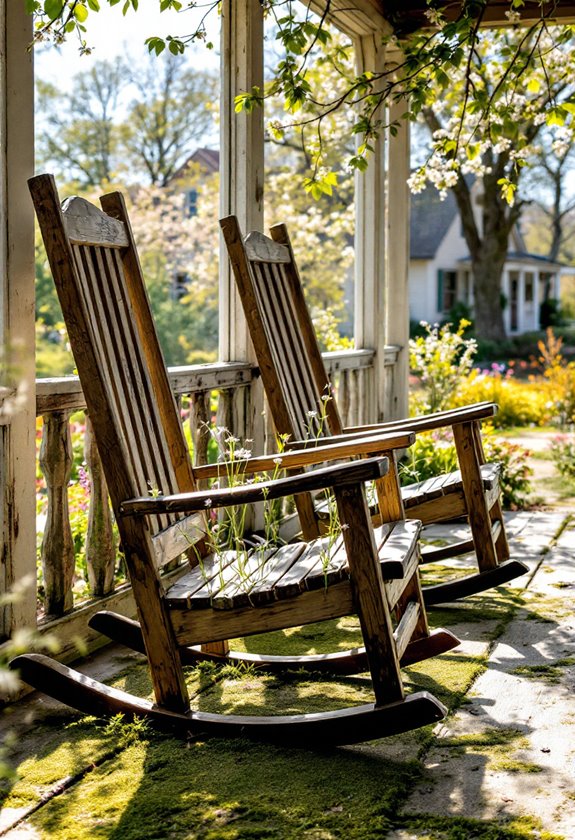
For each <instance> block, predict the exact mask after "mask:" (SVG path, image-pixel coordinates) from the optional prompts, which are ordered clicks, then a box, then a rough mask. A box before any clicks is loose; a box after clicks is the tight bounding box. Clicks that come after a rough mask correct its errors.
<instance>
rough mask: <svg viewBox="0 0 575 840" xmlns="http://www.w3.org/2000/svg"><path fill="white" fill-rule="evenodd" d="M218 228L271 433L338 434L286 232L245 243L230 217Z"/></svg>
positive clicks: (298, 437)
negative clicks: (270, 418) (262, 389)
mask: <svg viewBox="0 0 575 840" xmlns="http://www.w3.org/2000/svg"><path fill="white" fill-rule="evenodd" d="M220 225H221V227H222V230H223V233H224V238H225V240H226V245H227V248H228V253H229V255H230V260H231V263H232V267H233V269H234V274H235V277H236V284H237V287H238V290H239V293H240V297H241V299H242V304H243V307H244V312H245V314H246V318H247V321H248V325H249V329H250V334H251V337H252V341H253V343H254V347H255V350H256V356H257V359H258V364H259V367H260V371H261V375H262V379H263V383H264V387H265V390H266V394H267V396H268V400H269V401H270V403H273V404H272V405H271V408H272V415H273V418H274V424H275V426H276V431H277V432H278V433H279V434H288V435H290V436H291V438H292V440H303V439H306V438H317V437H318V436H320V435H321V436H325V435H329V434H340V433H341V431H342V423H341V419H340V417H339V414H338V411H337V407H336V404H335V400H333V399H329V400H328V399H326V398H327V397H331V385H330V382H329V379H328V378H327V376H326V371H325V366H324V363H323V359H322V356H321V351H320V348H319V345H318V343H317V339H316V335H315V330H314V328H313V324H312V322H311V319H310V315H309V312H308V309H307V306H306V303H305V300H304V298H303V294H302V288H301V282H300V278H299V274H298V270H297V265H296V263H295V260H294V256H293V252H292V249H291V244H290V241H289V237H288V235H287V230H286V229H285V227H284V226H283V225H276V226H275V227H274V228H272V236H273V237H274V238H273V239H270V238H268V237H267V236H264V235H263V234H261V233H258V232H252V233H250V234H248V236H246V238H245V240H244V239H242V234H241V231H240V229H239V225H238V221H237V219H236V218H235V216H228V217H227V218H225V219H222V220H221V222H220ZM274 240H277V241H274ZM322 417H325V419H324V421H323V422H322V420H321V418H322Z"/></svg>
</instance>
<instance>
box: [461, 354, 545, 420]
mask: <svg viewBox="0 0 575 840" xmlns="http://www.w3.org/2000/svg"><path fill="white" fill-rule="evenodd" d="M484 400H485V401H487V402H494V403H497V405H498V406H499V411H498V412H497V414H496V415H495V417H494V418H493V423H494V425H496V426H498V427H499V428H503V427H509V426H538V425H543V424H544V423H546V422H548V418H549V395H548V393H547V392H546V389H545V387H544V384H543V383H540V382H535V381H533V380H531V381H529V382H520V381H519V380H516V379H515V378H514V376H513V371H512V370H511V369H505V366H504V365H498V364H496V363H493V364H492V365H491V366H490V368H489V369H484V370H473V371H471V373H470V375H469V376H468V377H467V378H466V379H465V380H463V381H462V382H461V384H460V386H459V388H458V389H457V393H456V394H455V395H454V398H453V400H452V406H453V407H458V406H463V405H469V403H474V402H483V401H484Z"/></svg>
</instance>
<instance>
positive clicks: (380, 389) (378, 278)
mask: <svg viewBox="0 0 575 840" xmlns="http://www.w3.org/2000/svg"><path fill="white" fill-rule="evenodd" d="M354 44H355V54H356V67H357V71H358V73H363V72H365V71H372V72H376V73H377V72H381V71H383V69H384V67H385V51H384V49H383V47H382V46H381V33H380V34H379V35H366V36H364V37H362V38H358V39H356V41H355V42H354ZM359 142H361V138H360V140H359ZM385 144H386V138H385V136H384V135H382V136H381V137H380V138H379V139H378V140H377V141H376V142H375V143H374V144H373V145H374V152H373V154H372V155H371V157H370V160H369V166H368V168H367V170H366V171H365V172H358V174H357V176H356V181H355V202H356V205H355V206H356V225H355V287H354V298H355V301H354V336H355V346H356V347H357V348H358V349H364V348H365V349H373V350H375V351H376V354H375V366H374V382H373V387H372V388H371V389H370V392H369V393H368V394H366V397H367V402H366V405H365V406H364V407H363V416H362V420H363V422H366V423H367V422H376V421H377V420H383V419H384V407H385V368H384V359H385V352H384V348H385V344H386V334H385V308H386V305H387V302H386V275H385V270H386V260H385V246H386V231H385V195H386V166H385V151H386V150H385Z"/></svg>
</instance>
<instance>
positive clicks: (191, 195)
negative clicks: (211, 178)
mask: <svg viewBox="0 0 575 840" xmlns="http://www.w3.org/2000/svg"><path fill="white" fill-rule="evenodd" d="M197 215H198V191H197V190H193V189H192V190H188V191H187V192H186V216H187V217H188V218H189V219H191V218H192V216H197Z"/></svg>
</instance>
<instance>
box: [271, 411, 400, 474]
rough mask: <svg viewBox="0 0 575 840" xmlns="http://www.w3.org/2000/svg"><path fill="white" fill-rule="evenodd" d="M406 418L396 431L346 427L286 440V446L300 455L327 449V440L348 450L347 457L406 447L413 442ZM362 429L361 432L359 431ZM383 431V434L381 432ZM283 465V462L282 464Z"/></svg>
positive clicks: (335, 446)
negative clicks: (315, 436)
mask: <svg viewBox="0 0 575 840" xmlns="http://www.w3.org/2000/svg"><path fill="white" fill-rule="evenodd" d="M409 422H410V421H408V420H406V421H405V428H403V429H398V430H397V431H394V430H390V431H387V430H386V429H384V428H383V426H384V425H385V424H382V425H381V426H373V427H370V426H358V427H357V429H358V431H357V432H356V431H351V432H350V433H349V434H348V431H349V430H348V429H345V430H344V433H343V434H341V435H330V436H329V437H327V438H319V440H316V439H313V440H294V441H288V444H287V445H288V447H291V446H294V447H297V450H296V451H294V450H292V449H291V448H290V449H289V452H288V454H289V455H292V454H296V452H297V453H298V454H299V453H301V455H304V454H305V453H309V452H320V451H321V449H322V448H325V449H327V448H328V447H326V446H325V444H326V443H327V442H328V441H329V444H330V448H333V449H334V450H335V449H336V448H337V447H341V450H342V451H346V450H349V451H348V453H347V454H348V457H349V456H353V455H375V454H376V453H380V452H391V451H393V450H394V449H407V448H408V447H409V446H411V445H412V444H413V443H414V442H415V432H414V431H412V428H411V426H410V425H409ZM359 429H362V430H363V433H361V432H360V431H359ZM382 432H383V434H382ZM282 466H283V464H282Z"/></svg>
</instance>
